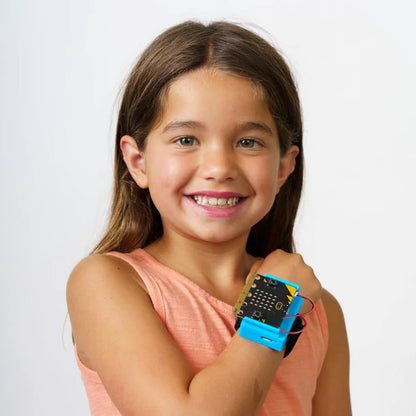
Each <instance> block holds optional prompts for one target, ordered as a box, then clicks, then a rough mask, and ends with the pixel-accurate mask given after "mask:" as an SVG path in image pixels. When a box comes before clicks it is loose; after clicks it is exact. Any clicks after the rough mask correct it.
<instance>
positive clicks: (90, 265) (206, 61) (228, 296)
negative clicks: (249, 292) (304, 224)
mask: <svg viewBox="0 0 416 416" xmlns="http://www.w3.org/2000/svg"><path fill="white" fill-rule="evenodd" d="M302 158H303V155H302V124H301V113H300V106H299V101H298V96H297V92H296V87H295V84H294V82H293V80H292V77H291V75H290V72H289V69H288V67H287V65H286V64H285V62H284V60H283V59H282V57H281V56H280V55H279V54H278V53H277V52H276V50H275V49H274V48H273V47H272V46H270V45H269V44H268V43H267V42H266V41H264V40H263V39H262V38H260V37H258V36H257V35H256V34H254V33H252V32H250V31H248V30H246V29H244V28H242V27H239V26H237V25H233V24H230V23H225V22H217V23H212V24H209V25H207V26H205V25H202V24H200V23H193V22H187V23H184V24H180V25H178V26H175V27H173V28H171V29H169V30H168V31H166V32H164V33H163V34H162V35H160V36H159V37H158V38H156V40H155V41H154V42H153V43H152V44H151V45H150V46H149V47H148V48H147V50H146V51H145V52H144V53H143V55H142V56H141V58H140V59H139V61H138V63H137V64H136V66H135V67H134V69H133V71H132V73H131V75H130V78H129V80H128V82H127V85H126V88H125V93H124V97H123V100H122V103H121V108H120V113H119V119H118V125H117V137H116V156H115V185H114V200H113V206H112V214H111V218H110V222H109V225H108V229H107V231H106V233H105V236H104V238H103V239H102V241H101V242H100V243H99V244H98V246H97V248H96V249H95V251H94V254H93V255H91V256H89V257H88V258H86V259H84V260H82V261H81V262H80V263H79V264H78V265H77V267H76V268H75V269H74V271H73V273H72V274H71V276H70V278H69V282H68V288H67V298H68V308H69V314H70V317H71V323H72V329H73V336H74V340H75V346H76V350H75V351H76V357H77V361H78V365H79V367H80V370H81V373H82V376H83V379H84V383H85V387H86V391H87V395H88V399H89V403H90V409H91V414H92V415H97V416H98V415H99V416H108V415H112V416H113V415H124V416H136V415H151V416H157V415H180V416H184V415H215V416H219V415H226V416H230V415H256V414H259V415H296V416H301V415H312V414H313V415H319V416H322V415H331V416H333V415H337V416H342V415H349V414H350V413H351V410H350V399H349V381H348V372H349V369H348V367H349V363H348V360H349V359H348V345H347V336H346V331H345V325H344V320H343V317H342V312H341V309H340V307H339V305H338V303H337V302H336V300H335V299H334V298H333V297H332V296H331V295H330V294H329V293H328V292H326V291H325V290H322V289H321V286H320V283H319V281H318V280H317V278H316V277H315V275H314V273H313V270H312V269H311V268H310V267H309V266H307V265H306V264H305V263H304V262H303V260H302V257H301V256H300V255H299V254H293V238H292V230H293V225H294V221H295V215H296V211H297V208H298V203H299V198H300V194H301V187H302V167H303V164H302ZM251 273H258V274H261V275H265V274H271V275H274V276H277V277H279V278H282V279H285V280H286V281H289V282H292V283H296V284H298V285H300V292H301V293H302V294H303V295H305V296H308V297H309V298H311V299H312V300H313V302H314V303H315V305H316V308H315V310H314V311H313V312H312V313H311V314H309V315H308V316H307V321H308V325H307V327H306V328H305V330H304V332H303V333H302V334H301V335H300V337H299V340H298V342H297V343H296V345H295V346H294V347H293V350H292V351H291V353H290V355H288V356H287V357H285V358H284V354H285V349H283V350H282V351H277V350H275V349H272V348H269V347H268V346H265V345H262V344H260V343H257V342H254V341H252V340H249V339H246V338H245V337H243V336H240V334H239V331H236V330H235V329H234V323H235V316H234V315H233V305H234V304H235V303H236V301H237V299H238V298H239V295H240V293H241V291H242V289H243V287H244V285H245V281H246V278H247V277H248V276H249V275H251ZM306 303H307V302H304V304H305V305H304V306H303V312H307V310H308V307H307V305H306ZM240 331H241V329H240ZM292 332H295V331H292ZM287 348H288V346H287ZM287 352H288V351H287Z"/></svg>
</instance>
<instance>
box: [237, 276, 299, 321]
mask: <svg viewBox="0 0 416 416" xmlns="http://www.w3.org/2000/svg"><path fill="white" fill-rule="evenodd" d="M298 291H299V286H298V285H296V284H294V283H290V282H287V281H285V280H282V279H279V278H277V277H274V276H271V275H266V276H262V275H260V274H252V275H251V276H250V277H249V278H248V280H247V283H246V285H245V286H244V289H243V291H242V292H241V295H240V297H239V298H238V300H237V303H236V304H235V306H234V309H233V313H234V315H235V316H236V317H237V322H236V325H235V327H236V329H238V327H239V326H240V323H241V320H242V319H243V318H244V317H248V318H251V319H254V320H256V321H259V322H262V323H264V324H267V325H271V326H273V327H275V328H279V327H280V325H281V323H282V320H283V318H284V317H285V316H286V315H287V313H288V310H289V306H290V304H291V303H292V300H293V298H294V297H295V296H296V295H297V293H298Z"/></svg>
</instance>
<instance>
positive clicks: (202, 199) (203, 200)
mask: <svg viewBox="0 0 416 416" xmlns="http://www.w3.org/2000/svg"><path fill="white" fill-rule="evenodd" d="M193 198H194V200H195V202H196V203H197V204H199V205H206V206H212V207H222V208H227V207H233V206H234V205H237V204H238V203H239V202H240V198H236V197H234V198H214V197H212V196H210V197H207V196H205V195H193Z"/></svg>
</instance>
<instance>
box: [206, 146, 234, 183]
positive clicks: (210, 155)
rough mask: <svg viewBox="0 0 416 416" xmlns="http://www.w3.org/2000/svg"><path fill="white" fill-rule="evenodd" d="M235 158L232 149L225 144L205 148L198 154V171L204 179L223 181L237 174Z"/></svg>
mask: <svg viewBox="0 0 416 416" xmlns="http://www.w3.org/2000/svg"><path fill="white" fill-rule="evenodd" d="M237 171H238V169H237V160H236V155H234V153H233V151H232V149H230V148H228V147H227V146H226V145H224V144H223V145H213V146H209V147H207V148H205V149H204V150H203V151H202V152H201V156H200V173H201V175H202V176H203V177H204V179H209V180H215V181H217V182H224V181H227V180H229V179H234V178H235V177H236V175H237Z"/></svg>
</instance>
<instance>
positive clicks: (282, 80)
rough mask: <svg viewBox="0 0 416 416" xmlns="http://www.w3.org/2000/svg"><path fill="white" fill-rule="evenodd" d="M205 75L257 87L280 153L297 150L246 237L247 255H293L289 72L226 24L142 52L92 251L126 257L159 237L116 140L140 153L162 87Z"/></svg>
mask: <svg viewBox="0 0 416 416" xmlns="http://www.w3.org/2000/svg"><path fill="white" fill-rule="evenodd" d="M200 67H210V68H216V69H219V70H222V71H225V72H227V73H230V74H235V75H239V76H243V77H245V78H247V79H250V80H251V81H252V82H254V83H255V84H256V85H258V86H260V88H261V89H262V91H263V92H264V96H265V97H266V100H267V103H268V106H269V109H270V112H271V114H272V116H273V118H274V120H275V123H276V126H277V130H278V136H279V144H280V150H281V153H282V154H285V153H286V151H287V150H288V149H289V147H290V146H291V145H293V144H296V145H297V146H298V147H299V149H300V153H299V155H298V157H297V163H296V168H295V171H294V172H293V173H292V174H291V175H290V176H289V178H288V180H287V181H286V183H285V185H284V186H283V187H282V188H281V190H280V192H279V194H278V195H277V196H276V199H275V202H274V204H273V207H272V208H271V210H270V211H269V213H268V214H267V215H266V216H265V217H264V218H263V219H262V220H261V221H260V222H259V223H257V224H256V225H254V226H253V227H252V229H251V232H250V235H249V238H248V242H247V250H248V252H249V253H250V254H252V255H254V256H262V257H264V256H266V255H267V254H268V253H270V252H271V251H273V250H275V249H277V248H280V249H283V250H285V251H288V252H292V251H293V250H294V244H293V226H294V222H295V217H296V213H297V209H298V205H299V200H300V195H301V189H302V181H303V151H302V117H301V110H300V104H299V98H298V94H297V90H296V86H295V83H294V81H293V78H292V76H291V73H290V70H289V68H288V66H287V64H286V63H285V61H284V59H283V58H282V57H281V55H280V54H279V53H278V52H277V51H276V49H275V48H274V47H272V46H271V45H270V44H269V43H268V42H266V41H265V40H264V39H262V38H261V37H260V36H258V35H256V34H255V33H253V32H251V31H249V30H247V29H245V28H243V27H241V26H239V25H235V24H232V23H227V22H214V23H211V24H208V25H203V24H201V23H197V22H185V23H182V24H179V25H177V26H174V27H172V28H170V29H168V30H167V31H165V32H164V33H162V34H161V35H160V36H158V37H157V38H156V39H155V40H154V41H153V42H152V43H151V44H150V46H149V47H148V48H147V49H146V50H145V51H144V53H143V54H142V55H141V57H140V58H139V60H138V62H137V63H136V65H135V67H134V68H133V70H132V72H131V74H130V77H129V79H128V81H127V83H126V87H125V90H124V95H123V99H122V102H121V107H120V112H119V117H118V123H117V133H116V147H115V171H114V193H113V203H112V211H111V217H110V220H109V224H108V227H107V230H106V232H105V234H104V236H103V238H102V240H101V241H100V242H99V244H98V245H97V246H96V248H95V249H94V252H95V253H105V252H108V251H112V250H115V251H120V252H129V251H132V250H134V249H136V248H139V247H145V246H146V245H148V244H150V243H151V242H153V241H155V240H156V239H157V238H159V237H160V236H161V235H162V233H163V228H162V222H161V218H160V215H159V212H158V211H157V209H156V208H155V206H154V205H153V202H152V200H151V197H150V193H149V191H148V189H141V188H139V187H138V186H137V184H136V183H135V182H134V180H133V178H132V177H131V176H130V173H129V171H128V169H127V166H126V164H125V163H124V160H123V155H122V152H121V150H120V139H121V137H123V136H124V135H130V136H132V137H134V138H135V140H136V143H137V146H138V148H139V149H144V148H145V146H146V137H147V135H148V134H149V131H150V130H151V128H152V126H153V125H154V123H155V121H156V119H157V117H158V116H159V115H160V112H161V110H162V108H163V98H164V94H165V93H166V91H167V88H168V86H169V85H170V84H171V83H172V82H173V81H174V80H175V78H177V77H178V76H180V75H182V74H184V73H186V72H189V71H192V70H194V69H197V68H200Z"/></svg>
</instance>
